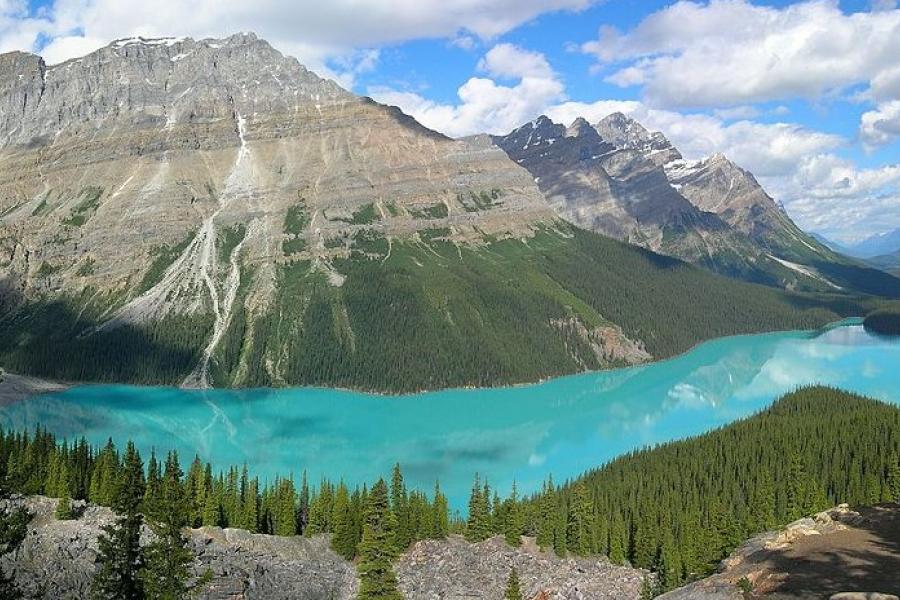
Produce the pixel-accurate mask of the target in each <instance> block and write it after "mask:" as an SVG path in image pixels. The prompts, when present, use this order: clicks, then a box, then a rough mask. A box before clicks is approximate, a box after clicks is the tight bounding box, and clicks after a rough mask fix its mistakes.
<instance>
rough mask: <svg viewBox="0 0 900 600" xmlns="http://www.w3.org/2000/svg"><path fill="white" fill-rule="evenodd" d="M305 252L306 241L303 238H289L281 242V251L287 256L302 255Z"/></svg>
mask: <svg viewBox="0 0 900 600" xmlns="http://www.w3.org/2000/svg"><path fill="white" fill-rule="evenodd" d="M304 250H306V240H304V239H303V238H301V237H295V238H289V239H286V240H284V241H283V242H281V251H282V252H284V254H285V255H286V256H290V255H291V254H300V253H301V252H303V251H304Z"/></svg>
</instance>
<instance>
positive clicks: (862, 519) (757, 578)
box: [660, 504, 900, 600]
mask: <svg viewBox="0 0 900 600" xmlns="http://www.w3.org/2000/svg"><path fill="white" fill-rule="evenodd" d="M898 534H900V506H898V505H895V504H894V505H890V504H889V505H882V506H876V507H872V508H860V509H858V510H853V509H851V508H850V507H849V506H847V505H846V504H842V505H840V506H837V507H835V508H833V509H831V510H827V511H824V512H821V513H818V514H816V515H814V516H813V517H807V518H803V519H799V520H797V521H794V522H793V523H790V524H789V525H787V526H786V527H785V528H784V529H781V530H778V531H770V532H766V533H762V534H760V535H758V536H755V537H753V538H751V539H750V540H748V541H747V542H745V543H744V544H743V545H741V546H740V547H738V548H737V549H736V550H735V551H734V552H732V553H731V555H730V556H728V557H727V558H726V559H725V560H723V561H722V563H721V564H720V566H719V571H718V573H716V574H715V575H712V576H710V577H707V578H706V579H702V580H700V581H696V582H694V583H691V584H689V585H686V586H684V587H682V588H679V589H677V590H674V591H671V592H668V593H666V594H663V595H662V596H660V598H661V599H663V600H744V599H746V598H747V597H748V596H746V595H745V593H747V594H749V597H754V598H755V597H763V596H767V595H770V594H771V595H772V596H773V597H792V598H830V599H831V600H850V599H854V600H856V599H859V600H867V599H870V598H879V599H880V600H894V599H896V598H897V594H900V577H897V574H898V573H900V570H898V568H900V548H898V547H897V540H898V539H900V537H898ZM742 587H743V588H745V589H744V590H742ZM750 590H752V591H750Z"/></svg>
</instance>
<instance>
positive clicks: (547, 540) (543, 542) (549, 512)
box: [537, 477, 556, 550]
mask: <svg viewBox="0 0 900 600" xmlns="http://www.w3.org/2000/svg"><path fill="white" fill-rule="evenodd" d="M555 498H556V490H555V488H554V487H553V478H552V477H551V478H550V479H549V480H548V481H547V483H545V484H544V487H543V491H542V493H541V497H540V499H539V500H538V508H537V510H538V519H537V521H538V523H537V545H538V547H539V548H540V549H541V550H546V549H548V548H551V547H553V537H554V535H553V534H554V530H555V523H556V519H555V516H556V502H555Z"/></svg>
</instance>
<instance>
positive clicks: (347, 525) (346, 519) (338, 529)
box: [331, 482, 357, 560]
mask: <svg viewBox="0 0 900 600" xmlns="http://www.w3.org/2000/svg"><path fill="white" fill-rule="evenodd" d="M331 522H332V524H333V526H334V534H333V535H332V536H331V547H332V548H333V549H334V551H335V552H337V553H338V554H340V555H341V556H343V557H344V558H346V559H347V560H352V559H353V557H354V556H356V544H357V539H356V526H355V523H354V522H353V517H352V515H351V512H350V495H349V493H348V492H347V486H345V485H344V483H343V482H341V483H340V484H339V485H338V489H337V492H336V493H335V497H334V511H333V515H332V517H331Z"/></svg>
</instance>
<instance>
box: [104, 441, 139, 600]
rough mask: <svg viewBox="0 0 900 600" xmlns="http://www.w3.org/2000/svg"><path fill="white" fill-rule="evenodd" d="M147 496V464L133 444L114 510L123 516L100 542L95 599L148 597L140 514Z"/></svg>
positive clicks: (123, 471) (117, 483)
mask: <svg viewBox="0 0 900 600" xmlns="http://www.w3.org/2000/svg"><path fill="white" fill-rule="evenodd" d="M143 497H144V468H143V463H142V462H141V458H140V455H139V454H138V452H137V450H136V449H135V447H134V444H131V443H129V444H128V447H127V449H126V451H125V457H124V462H123V465H122V474H121V476H120V477H119V478H118V481H117V482H116V494H115V498H114V502H113V510H114V511H115V512H116V513H117V514H118V515H120V516H119V518H118V519H117V520H116V522H115V523H114V524H113V525H107V526H105V527H103V534H102V535H101V536H100V538H99V540H98V545H99V550H100V552H99V556H98V561H99V563H100V566H99V569H98V571H97V574H96V575H95V576H94V582H93V587H92V594H93V597H94V598H95V599H97V600H141V599H142V598H143V597H144V590H143V585H142V582H141V579H140V577H139V573H140V571H141V568H142V567H143V556H142V553H141V547H140V537H141V525H142V523H143V519H142V517H141V514H140V512H138V511H139V509H140V505H141V502H142V500H143Z"/></svg>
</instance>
